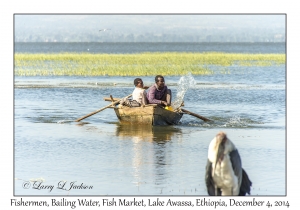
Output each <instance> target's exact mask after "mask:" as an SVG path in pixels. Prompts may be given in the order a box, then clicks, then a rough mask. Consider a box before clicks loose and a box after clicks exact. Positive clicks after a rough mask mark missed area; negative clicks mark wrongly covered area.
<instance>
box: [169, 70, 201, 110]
mask: <svg viewBox="0 0 300 210" xmlns="http://www.w3.org/2000/svg"><path fill="white" fill-rule="evenodd" d="M195 85H196V80H195V79H194V77H193V75H192V74H191V73H190V72H189V73H188V74H187V75H185V76H182V77H180V79H179V82H178V83H177V94H176V98H175V100H173V102H172V104H171V106H172V108H173V109H174V110H175V109H177V108H179V107H180V106H181V104H182V102H183V98H184V95H185V93H186V91H187V90H188V89H189V88H190V87H193V86H195Z"/></svg>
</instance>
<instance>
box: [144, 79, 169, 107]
mask: <svg viewBox="0 0 300 210" xmlns="http://www.w3.org/2000/svg"><path fill="white" fill-rule="evenodd" d="M147 98H148V102H149V104H161V105H163V106H171V100H172V92H171V90H170V89H168V87H167V86H166V85H165V79H164V77H163V76H161V75H157V76H156V77H155V84H153V85H152V86H151V87H150V88H149V90H148V93H147Z"/></svg>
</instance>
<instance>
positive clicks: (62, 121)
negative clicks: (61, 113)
mask: <svg viewBox="0 0 300 210" xmlns="http://www.w3.org/2000/svg"><path fill="white" fill-rule="evenodd" d="M70 122H74V120H59V121H57V123H58V124H64V123H70Z"/></svg>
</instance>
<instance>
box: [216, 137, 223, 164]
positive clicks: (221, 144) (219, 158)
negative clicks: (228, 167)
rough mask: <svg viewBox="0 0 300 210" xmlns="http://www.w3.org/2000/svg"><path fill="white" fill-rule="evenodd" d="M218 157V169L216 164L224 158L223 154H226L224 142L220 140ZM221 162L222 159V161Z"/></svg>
mask: <svg viewBox="0 0 300 210" xmlns="http://www.w3.org/2000/svg"><path fill="white" fill-rule="evenodd" d="M216 147H217V151H218V152H217V157H216V162H215V169H216V166H217V164H218V161H219V160H223V155H224V150H225V147H224V143H223V142H222V141H220V142H217V145H216ZM220 163H221V161H220Z"/></svg>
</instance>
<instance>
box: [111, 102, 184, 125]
mask: <svg viewBox="0 0 300 210" xmlns="http://www.w3.org/2000/svg"><path fill="white" fill-rule="evenodd" d="M114 110H115V112H116V115H117V117H118V119H119V121H120V122H121V123H122V124H149V125H154V126H156V125H176V124H178V123H179V121H180V119H181V117H182V115H183V114H182V113H177V112H173V111H169V110H166V109H164V108H162V107H160V106H153V105H147V106H145V107H132V108H130V107H124V106H123V107H122V108H114Z"/></svg>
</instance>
